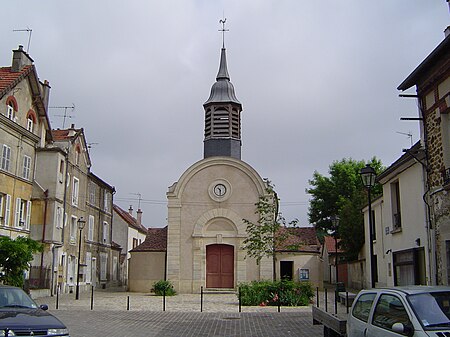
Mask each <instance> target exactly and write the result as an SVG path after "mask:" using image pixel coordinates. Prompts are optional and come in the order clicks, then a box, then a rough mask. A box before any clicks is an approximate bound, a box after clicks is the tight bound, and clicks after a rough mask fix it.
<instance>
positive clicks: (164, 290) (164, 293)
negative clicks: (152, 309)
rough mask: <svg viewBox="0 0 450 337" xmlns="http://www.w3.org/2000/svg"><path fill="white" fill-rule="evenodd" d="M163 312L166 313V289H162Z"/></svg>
mask: <svg viewBox="0 0 450 337" xmlns="http://www.w3.org/2000/svg"><path fill="white" fill-rule="evenodd" d="M163 311H166V289H163Z"/></svg>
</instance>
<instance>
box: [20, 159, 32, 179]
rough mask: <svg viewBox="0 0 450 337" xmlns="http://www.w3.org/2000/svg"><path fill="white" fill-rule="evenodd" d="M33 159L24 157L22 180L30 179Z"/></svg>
mask: <svg viewBox="0 0 450 337" xmlns="http://www.w3.org/2000/svg"><path fill="white" fill-rule="evenodd" d="M30 169H31V157H28V156H23V169H22V178H25V179H27V180H29V179H30Z"/></svg>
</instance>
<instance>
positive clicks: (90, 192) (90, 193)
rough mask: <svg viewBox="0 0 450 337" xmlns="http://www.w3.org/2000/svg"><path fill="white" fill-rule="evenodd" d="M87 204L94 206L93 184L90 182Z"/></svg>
mask: <svg viewBox="0 0 450 337" xmlns="http://www.w3.org/2000/svg"><path fill="white" fill-rule="evenodd" d="M89 202H90V203H91V205H95V184H94V183H93V182H92V181H91V182H90V183H89Z"/></svg>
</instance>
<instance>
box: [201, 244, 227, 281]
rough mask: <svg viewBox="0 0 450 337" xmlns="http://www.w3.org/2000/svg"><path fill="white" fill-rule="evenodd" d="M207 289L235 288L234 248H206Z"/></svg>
mask: <svg viewBox="0 0 450 337" xmlns="http://www.w3.org/2000/svg"><path fill="white" fill-rule="evenodd" d="M206 288H234V247H233V246H230V245H221V244H214V245H208V246H206Z"/></svg>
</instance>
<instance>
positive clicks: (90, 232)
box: [88, 215, 95, 241]
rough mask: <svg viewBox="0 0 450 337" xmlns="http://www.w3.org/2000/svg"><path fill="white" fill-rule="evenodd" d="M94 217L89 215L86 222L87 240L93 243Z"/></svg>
mask: <svg viewBox="0 0 450 337" xmlns="http://www.w3.org/2000/svg"><path fill="white" fill-rule="evenodd" d="M94 225H95V222H94V216H93V215H89V222H88V240H89V241H94Z"/></svg>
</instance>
